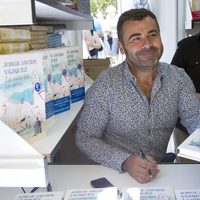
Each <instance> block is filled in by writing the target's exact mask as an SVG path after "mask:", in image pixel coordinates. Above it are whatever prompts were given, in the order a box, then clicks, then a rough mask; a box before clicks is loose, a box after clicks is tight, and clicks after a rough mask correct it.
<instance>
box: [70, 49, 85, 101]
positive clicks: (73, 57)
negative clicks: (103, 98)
mask: <svg viewBox="0 0 200 200" xmlns="http://www.w3.org/2000/svg"><path fill="white" fill-rule="evenodd" d="M67 66H68V74H69V75H68V76H69V77H68V78H69V82H70V90H71V102H72V103H75V102H77V101H80V100H82V99H84V98H85V72H84V67H83V59H82V58H81V54H80V49H79V48H78V46H74V47H67Z"/></svg>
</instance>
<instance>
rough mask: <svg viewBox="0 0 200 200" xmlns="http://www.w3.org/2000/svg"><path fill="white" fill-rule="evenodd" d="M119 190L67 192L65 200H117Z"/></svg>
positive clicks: (111, 188)
mask: <svg viewBox="0 0 200 200" xmlns="http://www.w3.org/2000/svg"><path fill="white" fill-rule="evenodd" d="M117 199H118V193H117V188H115V187H109V188H92V189H88V188H87V189H71V190H67V191H66V193H65V196H64V200H117Z"/></svg>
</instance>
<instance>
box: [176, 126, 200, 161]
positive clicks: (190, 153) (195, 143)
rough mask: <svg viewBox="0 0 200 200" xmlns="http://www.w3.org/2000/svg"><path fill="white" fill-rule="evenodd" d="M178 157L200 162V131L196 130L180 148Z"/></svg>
mask: <svg viewBox="0 0 200 200" xmlns="http://www.w3.org/2000/svg"><path fill="white" fill-rule="evenodd" d="M178 156H180V157H184V158H188V159H191V160H195V161H200V129H197V130H195V131H194V132H193V133H191V135H190V136H188V137H187V138H186V140H184V141H183V143H182V144H180V145H179V146H178Z"/></svg>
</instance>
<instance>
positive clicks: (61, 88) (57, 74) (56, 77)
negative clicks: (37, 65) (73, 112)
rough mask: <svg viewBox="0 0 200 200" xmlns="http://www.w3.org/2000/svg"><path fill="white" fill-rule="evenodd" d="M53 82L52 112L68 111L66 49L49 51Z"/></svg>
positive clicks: (59, 48) (68, 86)
mask: <svg viewBox="0 0 200 200" xmlns="http://www.w3.org/2000/svg"><path fill="white" fill-rule="evenodd" d="M49 51H50V61H51V70H52V81H53V97H54V112H55V114H59V113H61V112H64V111H67V110H69V109H70V85H69V82H68V79H67V70H68V66H67V55H66V54H67V48H66V47H58V48H52V49H49Z"/></svg>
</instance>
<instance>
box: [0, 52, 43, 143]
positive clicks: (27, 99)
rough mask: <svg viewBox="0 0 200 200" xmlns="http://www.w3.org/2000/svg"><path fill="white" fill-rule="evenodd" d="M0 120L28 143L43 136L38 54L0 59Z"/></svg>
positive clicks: (40, 73)
mask: <svg viewBox="0 0 200 200" xmlns="http://www.w3.org/2000/svg"><path fill="white" fill-rule="evenodd" d="M0 66H1V68H0V77H1V79H0V108H1V109H0V110H1V112H0V119H1V120H2V121H3V122H4V123H6V124H7V125H8V126H9V127H10V128H12V129H13V130H14V131H15V132H16V133H18V134H19V135H21V136H22V137H23V138H24V139H26V140H27V141H29V142H34V141H37V140H38V138H41V137H44V135H45V132H46V130H45V125H44V121H45V100H44V98H45V97H44V96H45V91H44V84H43V77H42V76H43V67H42V57H41V54H37V53H31V54H30V53H26V55H25V54H24V53H18V54H12V55H3V56H1V59H0Z"/></svg>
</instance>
